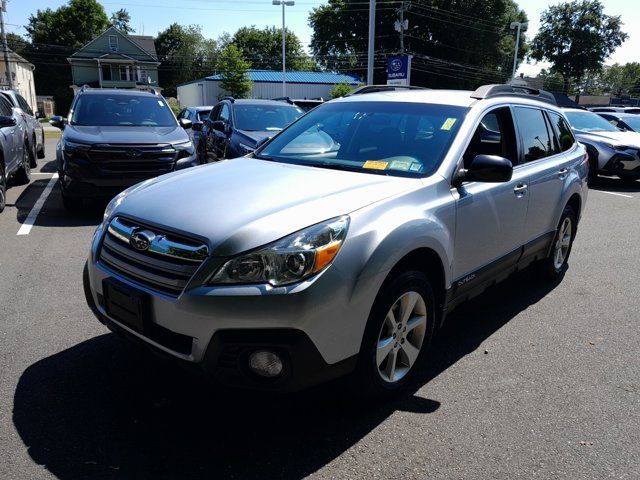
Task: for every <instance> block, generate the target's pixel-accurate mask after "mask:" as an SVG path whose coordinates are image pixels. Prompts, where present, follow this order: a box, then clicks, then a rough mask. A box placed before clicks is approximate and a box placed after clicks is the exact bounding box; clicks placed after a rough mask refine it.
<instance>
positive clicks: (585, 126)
mask: <svg viewBox="0 0 640 480" xmlns="http://www.w3.org/2000/svg"><path fill="white" fill-rule="evenodd" d="M564 113H565V114H566V115H567V119H568V120H569V123H570V124H571V126H572V127H573V128H575V129H576V130H583V131H585V132H617V131H618V129H617V128H616V127H614V126H613V125H611V124H610V123H609V122H607V121H606V120H605V119H604V118H602V117H601V116H600V115H597V114H595V113H593V112H586V111H585V112H564Z"/></svg>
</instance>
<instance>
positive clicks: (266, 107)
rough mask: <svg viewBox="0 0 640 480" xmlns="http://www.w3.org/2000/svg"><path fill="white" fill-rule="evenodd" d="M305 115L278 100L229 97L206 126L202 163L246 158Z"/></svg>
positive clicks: (203, 133)
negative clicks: (245, 156)
mask: <svg viewBox="0 0 640 480" xmlns="http://www.w3.org/2000/svg"><path fill="white" fill-rule="evenodd" d="M303 114H304V111H303V110H302V109H301V108H299V107H297V106H295V105H292V104H290V103H286V102H283V101H277V100H255V99H252V100H240V99H238V100H235V99H234V98H233V97H225V98H223V99H222V101H220V103H218V104H217V105H216V106H215V107H214V108H213V110H211V113H210V114H209V117H208V118H207V119H206V120H205V121H204V123H203V124H202V125H198V126H196V128H201V129H202V133H201V134H200V141H199V143H198V145H197V148H198V155H199V156H200V159H201V161H202V162H203V163H204V162H210V161H216V160H223V159H225V158H235V157H242V156H244V155H247V154H248V153H251V152H253V151H254V150H255V149H256V148H257V147H258V146H259V145H261V144H262V143H263V142H264V141H265V140H268V139H269V138H271V137H273V136H274V135H275V134H276V133H278V132H279V131H280V130H282V129H283V128H285V127H286V126H288V125H289V124H290V123H292V122H293V121H295V120H297V119H298V118H300V117H301V116H302V115H303Z"/></svg>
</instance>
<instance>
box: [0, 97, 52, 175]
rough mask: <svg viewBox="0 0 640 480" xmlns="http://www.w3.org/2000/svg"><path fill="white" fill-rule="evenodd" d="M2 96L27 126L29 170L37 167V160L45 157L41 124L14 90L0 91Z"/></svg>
mask: <svg viewBox="0 0 640 480" xmlns="http://www.w3.org/2000/svg"><path fill="white" fill-rule="evenodd" d="M0 94H2V95H3V96H4V97H5V98H6V99H7V100H9V102H10V103H11V105H12V106H13V107H14V108H15V109H17V111H18V113H19V114H20V116H21V117H22V119H23V120H24V122H25V124H26V126H27V138H28V139H29V161H30V163H31V168H35V167H36V166H37V162H38V161H37V160H36V159H37V158H44V155H45V151H44V148H45V141H44V129H43V128H42V124H41V123H40V121H39V120H38V118H37V115H36V114H35V113H34V112H33V110H31V107H30V106H29V104H28V103H27V101H26V100H25V99H24V97H23V96H22V95H20V94H19V93H18V92H16V91H15V90H0Z"/></svg>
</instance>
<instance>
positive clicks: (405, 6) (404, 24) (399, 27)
mask: <svg viewBox="0 0 640 480" xmlns="http://www.w3.org/2000/svg"><path fill="white" fill-rule="evenodd" d="M410 5H411V4H410V3H409V2H405V1H403V2H402V4H401V5H400V8H398V10H397V12H398V15H400V19H399V20H396V23H394V24H393V26H394V28H395V30H396V32H399V33H400V54H401V55H404V32H405V30H408V29H409V20H405V19H404V12H406V11H407V10H409V6H410Z"/></svg>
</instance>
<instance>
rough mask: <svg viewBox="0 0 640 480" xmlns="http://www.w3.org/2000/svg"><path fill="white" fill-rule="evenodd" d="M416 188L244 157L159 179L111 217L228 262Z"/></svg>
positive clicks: (396, 180) (410, 182) (416, 183)
mask: <svg viewBox="0 0 640 480" xmlns="http://www.w3.org/2000/svg"><path fill="white" fill-rule="evenodd" d="M420 186H421V182H420V180H418V179H412V178H402V177H392V176H386V175H376V174H371V173H366V172H362V173H360V172H348V171H341V170H335V169H327V168H316V167H308V166H300V165H292V164H285V163H277V162H271V161H265V160H257V159H252V158H246V157H245V158H239V159H235V160H227V161H223V162H219V163H216V164H211V165H205V166H202V167H195V168H190V169H187V170H183V171H180V172H176V173H172V174H168V175H164V176H162V177H158V178H157V179H155V180H153V181H151V182H148V183H147V184H145V185H143V186H141V187H139V188H137V189H135V190H134V191H133V192H132V193H131V194H129V195H128V196H127V197H126V198H125V199H124V201H123V202H122V203H121V204H120V206H119V207H118V208H117V209H116V210H115V212H114V214H117V215H123V216H128V217H130V218H133V219H138V220H140V221H143V222H145V223H150V224H156V225H160V226H169V227H170V228H171V229H172V230H176V231H181V232H183V233H186V234H191V235H196V236H199V237H202V238H204V239H207V240H208V242H209V244H210V246H211V251H212V253H213V255H214V256H229V255H234V254H237V253H240V252H243V251H246V250H249V249H252V248H255V247H258V246H261V245H265V244H267V243H270V242H273V241H275V240H278V239H279V238H282V237H283V236H286V235H288V234H290V233H293V232H295V231H297V230H301V229H303V228H305V227H308V226H310V225H314V224H316V223H319V222H321V221H324V220H327V219H330V218H333V217H337V216H340V215H344V214H349V213H351V212H353V211H355V210H358V209H360V208H363V207H365V206H367V205H370V204H372V203H375V202H378V201H380V200H383V199H385V198H388V197H391V196H394V195H397V194H399V193H402V192H405V191H409V190H412V189H415V188H419V187H420Z"/></svg>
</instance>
